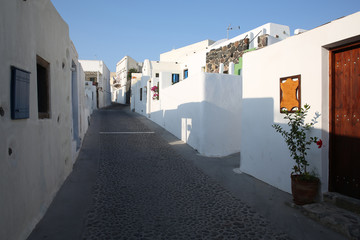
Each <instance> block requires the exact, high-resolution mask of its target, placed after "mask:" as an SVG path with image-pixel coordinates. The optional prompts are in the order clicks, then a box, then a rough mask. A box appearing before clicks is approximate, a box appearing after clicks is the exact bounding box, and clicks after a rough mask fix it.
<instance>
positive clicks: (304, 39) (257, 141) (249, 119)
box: [239, 12, 360, 192]
mask: <svg viewBox="0 0 360 240" xmlns="http://www.w3.org/2000/svg"><path fill="white" fill-rule="evenodd" d="M359 22H360V13H359V12H358V13H356V14H353V15H350V16H348V17H345V18H341V19H338V20H335V21H333V22H331V23H328V24H326V25H323V26H321V27H318V28H315V29H313V30H310V31H307V32H305V33H302V34H300V35H296V36H292V37H290V38H288V39H285V40H283V41H281V42H279V43H277V44H274V45H271V46H268V47H266V48H263V49H261V50H257V51H253V52H248V53H246V54H245V55H244V58H243V86H242V89H243V100H242V108H241V109H242V111H241V124H239V126H241V139H243V141H241V159H240V170H241V171H243V172H246V173H248V174H250V175H253V176H254V177H256V178H258V179H260V180H262V181H264V182H267V183H269V184H271V185H273V186H275V187H277V188H279V189H282V190H284V191H287V192H290V190H291V188H290V173H291V168H292V166H293V165H294V162H293V160H292V159H291V158H290V155H289V151H288V149H287V146H286V145H285V143H284V140H283V138H282V137H281V135H280V134H278V133H276V132H275V130H274V129H273V128H272V127H271V125H272V124H273V123H279V124H282V125H285V124H286V121H284V120H283V114H280V113H279V112H280V110H279V109H280V92H279V91H280V86H279V84H280V78H281V77H287V76H292V75H297V74H301V102H302V104H305V103H308V104H310V105H311V111H310V114H309V119H310V118H311V117H312V116H313V115H314V113H315V111H319V112H320V113H321V117H320V119H319V123H318V124H317V125H316V130H315V131H314V132H313V133H314V134H315V135H317V136H319V137H321V138H322V140H323V142H324V145H323V148H322V149H321V150H319V149H317V148H316V147H315V146H313V148H312V149H311V151H310V152H309V155H308V160H309V161H310V162H311V168H315V169H316V170H317V172H318V174H319V175H320V178H321V182H322V191H323V192H324V191H327V190H328V170H329V167H328V162H329V160H328V150H329V143H328V141H329V136H328V135H329V134H328V132H329V118H328V116H329V51H328V48H329V47H335V46H340V45H342V44H344V43H347V42H351V41H355V40H356V39H357V40H359V39H360V28H358V27H353V26H357V24H358V23H359Z"/></svg>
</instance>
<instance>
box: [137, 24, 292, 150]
mask: <svg viewBox="0 0 360 240" xmlns="http://www.w3.org/2000/svg"><path fill="white" fill-rule="evenodd" d="M265 33H266V34H267V35H266V36H267V44H272V43H275V42H277V41H280V40H281V39H284V38H286V37H288V36H289V35H290V30H289V27H287V26H284V25H279V24H272V23H269V24H265V25H263V26H261V27H259V28H256V29H254V30H251V31H249V32H247V33H244V34H241V35H239V36H237V37H235V38H233V39H230V40H222V41H217V42H215V43H214V41H212V40H205V41H202V42H199V43H195V44H192V45H189V46H186V47H183V48H179V49H175V50H172V51H169V52H166V53H163V54H161V55H160V60H161V61H149V60H145V62H144V64H143V69H142V78H141V80H138V81H137V83H136V84H134V86H133V87H134V88H136V89H135V90H134V94H133V97H134V101H135V104H134V105H132V106H131V108H132V109H133V108H134V110H135V111H136V112H139V113H141V114H143V115H145V116H147V117H149V118H150V119H151V120H152V121H154V122H156V123H157V124H159V125H160V126H162V127H164V128H165V129H167V130H168V131H169V132H171V133H172V134H174V135H175V136H177V137H178V138H179V139H181V140H183V141H184V142H186V143H188V144H189V145H190V146H192V147H193V148H195V149H196V150H198V151H199V153H201V154H203V155H206V156H226V155H229V154H232V153H236V152H239V151H240V128H239V122H240V112H241V109H240V106H241V94H242V90H241V87H242V76H241V74H240V72H239V73H238V74H234V69H235V67H238V68H239V66H236V65H235V64H234V62H235V60H238V61H239V58H241V56H242V54H243V52H245V51H247V50H249V48H250V47H252V48H254V47H260V45H258V42H260V41H258V36H260V34H261V35H264V34H265ZM272 35H274V36H272ZM250 37H252V39H250ZM254 39H256V44H254V43H252V42H253V41H254ZM269 39H270V40H269ZM271 39H276V40H274V41H271ZM245 40H246V41H245ZM251 40H253V41H251ZM214 53H215V54H214ZM211 54H213V55H215V58H219V57H218V56H221V57H222V56H226V57H225V58H226V59H228V60H229V59H233V60H232V61H234V62H233V63H232V64H231V63H229V62H224V61H223V62H222V64H227V66H226V67H227V68H228V69H229V73H231V74H218V73H219V72H220V73H223V72H224V71H219V70H217V71H216V73H214V72H213V73H205V72H206V71H210V70H211V69H210V67H209V66H207V65H208V64H211V65H214V64H213V63H211V62H209V61H208V60H209V59H210V60H214V59H213V58H214V56H211ZM234 54H235V55H234ZM218 60H220V59H218ZM221 60H222V59H221ZM228 60H227V61H228ZM208 62H209V63H208ZM218 62H220V61H218ZM236 63H237V62H236ZM229 66H232V69H230V67H229ZM217 67H218V66H217ZM136 78H138V79H139V76H136ZM153 86H158V87H159V95H160V97H159V100H157V99H155V100H154V99H153V94H154V92H151V88H152V87H153ZM140 98H141V100H140Z"/></svg>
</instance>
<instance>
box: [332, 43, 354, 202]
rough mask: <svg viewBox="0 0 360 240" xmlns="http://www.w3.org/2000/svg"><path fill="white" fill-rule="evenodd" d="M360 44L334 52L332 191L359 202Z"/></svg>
mask: <svg viewBox="0 0 360 240" xmlns="http://www.w3.org/2000/svg"><path fill="white" fill-rule="evenodd" d="M359 57H360V43H357V44H353V45H349V46H347V47H343V48H339V49H335V50H333V51H332V52H331V90H330V91H331V116H330V118H331V120H330V124H331V126H330V127H331V130H330V191H335V192H339V193H341V194H345V195H348V196H351V197H355V198H359V199H360V61H359Z"/></svg>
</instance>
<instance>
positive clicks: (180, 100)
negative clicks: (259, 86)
mask: <svg viewBox="0 0 360 240" xmlns="http://www.w3.org/2000/svg"><path fill="white" fill-rule="evenodd" d="M169 81H170V82H171V73H166V72H164V73H161V74H160V100H151V101H150V102H151V104H150V106H151V109H150V119H151V120H153V121H154V122H156V123H157V124H159V125H160V126H162V127H164V128H165V129H166V130H168V131H169V132H171V133H172V134H174V135H175V136H176V137H178V138H179V139H181V140H183V141H184V142H186V143H187V144H189V145H190V146H192V147H193V148H195V149H196V150H198V151H199V153H200V154H203V155H206V156H226V155H229V154H232V153H235V152H238V151H239V149H240V132H239V127H238V123H239V122H240V108H239V106H240V105H239V102H240V100H241V77H240V76H234V75H224V74H210V73H198V74H196V75H192V76H191V77H189V78H188V79H186V80H183V81H181V82H179V83H177V84H174V85H170V86H169V84H168V82H169ZM163 86H168V87H163Z"/></svg>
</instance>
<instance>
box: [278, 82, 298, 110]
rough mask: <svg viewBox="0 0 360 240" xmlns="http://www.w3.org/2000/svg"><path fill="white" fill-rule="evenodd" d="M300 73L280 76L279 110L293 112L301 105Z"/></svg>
mask: <svg viewBox="0 0 360 240" xmlns="http://www.w3.org/2000/svg"><path fill="white" fill-rule="evenodd" d="M300 78H301V75H296V76H291V77H285V78H280V112H284V111H289V112H295V111H297V110H298V109H299V108H300V106H301V101H300V100H301V95H300Z"/></svg>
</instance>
